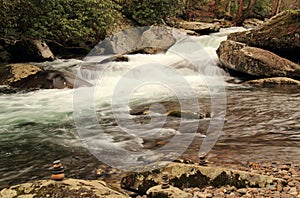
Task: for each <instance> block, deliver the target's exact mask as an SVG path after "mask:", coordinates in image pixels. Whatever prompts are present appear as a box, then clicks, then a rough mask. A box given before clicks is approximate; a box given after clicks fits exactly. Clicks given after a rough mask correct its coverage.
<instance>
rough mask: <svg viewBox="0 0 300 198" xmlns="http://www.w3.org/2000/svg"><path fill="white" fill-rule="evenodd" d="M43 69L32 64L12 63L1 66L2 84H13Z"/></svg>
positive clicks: (0, 80)
mask: <svg viewBox="0 0 300 198" xmlns="http://www.w3.org/2000/svg"><path fill="white" fill-rule="evenodd" d="M40 71H42V69H41V68H39V67H37V66H35V65H31V64H10V65H6V66H2V67H1V68H0V84H1V85H12V84H13V83H15V82H18V81H20V80H22V79H24V78H28V77H30V76H33V75H35V74H37V73H38V72H40Z"/></svg>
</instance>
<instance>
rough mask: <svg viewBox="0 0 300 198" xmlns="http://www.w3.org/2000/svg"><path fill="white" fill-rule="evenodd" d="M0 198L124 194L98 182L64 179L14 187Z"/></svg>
mask: <svg viewBox="0 0 300 198" xmlns="http://www.w3.org/2000/svg"><path fill="white" fill-rule="evenodd" d="M0 197H3V198H17V197H28V198H29V197H31V198H44V197H78V198H81V197H90V198H98V197H99V198H100V197H108V198H109V197H111V198H125V197H129V196H128V195H126V194H123V193H120V192H117V191H115V190H113V189H111V188H109V187H108V186H107V185H106V184H105V183H104V182H102V181H99V180H91V181H90V180H79V179H65V180H63V181H61V182H58V181H53V180H39V181H34V182H31V183H25V184H20V185H15V186H12V187H10V188H5V189H2V190H1V191H0Z"/></svg>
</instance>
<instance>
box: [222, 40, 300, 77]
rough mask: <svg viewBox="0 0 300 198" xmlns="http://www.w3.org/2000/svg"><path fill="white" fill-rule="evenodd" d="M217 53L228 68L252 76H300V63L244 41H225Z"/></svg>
mask: <svg viewBox="0 0 300 198" xmlns="http://www.w3.org/2000/svg"><path fill="white" fill-rule="evenodd" d="M217 54H218V56H219V59H220V62H221V63H222V64H223V65H224V66H225V67H226V68H228V69H231V70H235V71H238V72H242V73H246V74H249V75H252V76H267V77H273V76H274V77H300V65H298V64H296V63H294V62H292V61H289V60H287V59H285V58H282V57H280V56H278V55H276V54H274V53H272V52H270V51H267V50H263V49H260V48H256V47H249V46H247V45H246V44H244V43H240V42H236V41H232V40H226V41H223V42H222V43H221V45H220V47H219V48H218V50H217Z"/></svg>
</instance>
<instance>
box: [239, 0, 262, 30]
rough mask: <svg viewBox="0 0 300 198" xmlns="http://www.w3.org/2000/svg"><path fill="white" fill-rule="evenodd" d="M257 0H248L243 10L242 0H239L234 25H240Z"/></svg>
mask: <svg viewBox="0 0 300 198" xmlns="http://www.w3.org/2000/svg"><path fill="white" fill-rule="evenodd" d="M256 1H257V0H250V1H249V3H248V5H247V8H246V10H243V0H241V1H240V5H239V10H238V14H237V17H236V20H235V24H236V25H242V24H243V22H244V21H245V19H247V18H248V17H249V15H250V14H251V12H252V9H253V7H254V5H255V3H256Z"/></svg>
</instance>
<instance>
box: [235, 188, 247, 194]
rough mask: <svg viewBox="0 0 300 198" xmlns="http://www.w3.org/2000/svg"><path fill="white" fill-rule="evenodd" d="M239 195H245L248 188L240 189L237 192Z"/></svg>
mask: <svg viewBox="0 0 300 198" xmlns="http://www.w3.org/2000/svg"><path fill="white" fill-rule="evenodd" d="M237 192H238V193H240V194H241V195H245V194H246V193H247V189H246V188H240V189H238V190H237Z"/></svg>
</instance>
